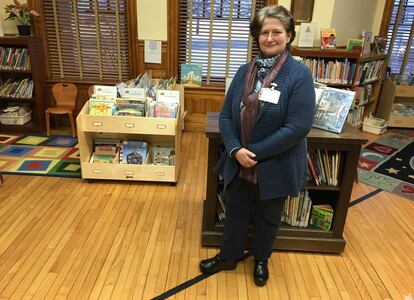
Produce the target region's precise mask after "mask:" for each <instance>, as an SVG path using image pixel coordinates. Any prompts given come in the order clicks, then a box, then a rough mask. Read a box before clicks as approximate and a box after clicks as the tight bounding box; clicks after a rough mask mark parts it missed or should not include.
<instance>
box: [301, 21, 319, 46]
mask: <svg viewBox="0 0 414 300" xmlns="http://www.w3.org/2000/svg"><path fill="white" fill-rule="evenodd" d="M315 32H316V23H302V24H300V31H299V41H298V47H313V42H314V40H315Z"/></svg>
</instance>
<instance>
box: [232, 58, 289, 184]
mask: <svg viewBox="0 0 414 300" xmlns="http://www.w3.org/2000/svg"><path fill="white" fill-rule="evenodd" d="M284 55H285V56H284V58H283V60H280V63H279V58H280V57H281V55H280V54H279V55H276V56H273V57H269V58H262V56H261V54H259V55H258V56H257V57H256V60H254V61H252V62H251V63H250V64H249V66H248V69H247V73H246V81H245V83H244V91H243V104H244V106H243V107H242V109H241V111H240V116H241V127H242V144H243V147H244V148H247V145H248V144H249V143H250V142H251V138H252V135H253V129H254V123H255V122H256V117H257V114H258V113H259V110H260V102H259V95H258V89H259V90H260V87H264V88H267V87H269V86H270V83H271V82H272V81H273V80H274V79H275V78H276V75H277V73H278V72H279V69H280V68H281V66H282V64H283V63H284V61H285V59H286V53H285V54H284ZM259 72H261V74H259ZM260 76H264V77H263V79H260ZM257 81H260V83H261V84H260V86H259V87H258V85H257ZM257 87H258V89H257ZM239 176H240V178H243V179H245V180H247V181H248V182H251V183H254V184H256V183H257V170H256V167H252V168H245V167H243V166H241V167H240V173H239Z"/></svg>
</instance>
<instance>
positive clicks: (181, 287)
mask: <svg viewBox="0 0 414 300" xmlns="http://www.w3.org/2000/svg"><path fill="white" fill-rule="evenodd" d="M251 255H252V254H251V252H246V254H245V255H244V257H243V258H241V259H240V260H239V262H240V261H242V260H245V259H246V258H248V257H249V256H251ZM217 273H218V272H214V273H211V274H200V275H198V276H196V277H194V278H192V279H190V280H187V281H186V282H183V283H181V284H180V285H177V286H176V287H174V288H172V289H170V290H168V291H166V292H164V293H163V294H161V295H159V296H156V297H154V298H152V299H151V300H163V299H167V298H168V297H171V296H172V295H174V294H177V293H178V292H181V291H182V290H185V289H186V288H188V287H190V286H192V285H193V284H196V283H197V282H200V281H201V280H204V279H206V278H208V277H210V276H212V275H214V274H217Z"/></svg>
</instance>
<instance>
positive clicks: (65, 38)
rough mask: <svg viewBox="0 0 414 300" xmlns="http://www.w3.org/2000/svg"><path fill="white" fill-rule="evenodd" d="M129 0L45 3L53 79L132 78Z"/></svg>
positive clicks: (81, 0)
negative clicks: (127, 12) (128, 28)
mask: <svg viewBox="0 0 414 300" xmlns="http://www.w3.org/2000/svg"><path fill="white" fill-rule="evenodd" d="M126 2H127V0H93V1H90V0H72V1H67V0H44V1H43V6H44V14H45V20H46V32H47V40H48V51H49V66H50V74H51V77H52V79H65V80H83V81H87V80H91V81H93V80H103V81H105V80H108V81H114V80H115V81H118V80H122V79H128V78H129V58H128V31H127V14H126V8H127V7H126V5H127V3H126Z"/></svg>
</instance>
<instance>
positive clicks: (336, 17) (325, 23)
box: [278, 0, 385, 46]
mask: <svg viewBox="0 0 414 300" xmlns="http://www.w3.org/2000/svg"><path fill="white" fill-rule="evenodd" d="M278 3H279V4H280V5H283V6H285V7H286V8H287V9H290V4H291V0H279V1H278ZM384 5H385V0H363V1H361V0H315V4H314V9H313V16H312V22H314V23H316V32H317V33H316V36H315V44H314V46H318V45H320V37H319V30H320V29H321V28H335V29H336V35H337V45H338V46H341V45H342V46H345V45H346V42H347V40H348V39H349V38H358V37H359V35H360V34H361V31H362V30H363V29H365V30H368V31H372V32H373V35H374V36H375V35H378V32H379V29H380V26H381V19H382V13H383V11H384ZM296 32H297V33H298V32H299V26H296ZM297 41H298V39H297V38H296V40H295V41H294V42H293V44H294V45H297Z"/></svg>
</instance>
